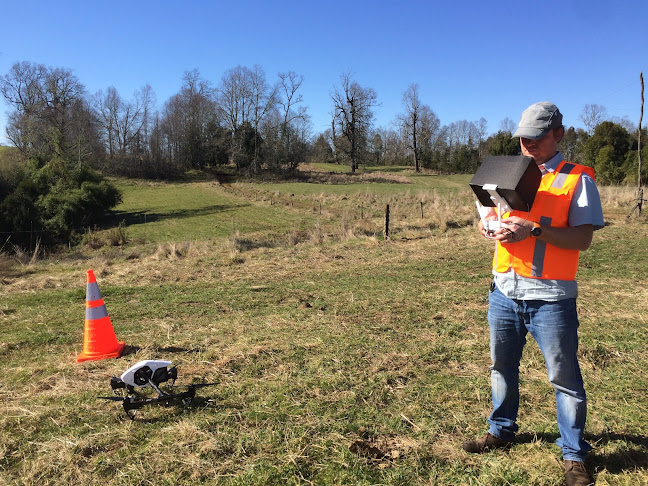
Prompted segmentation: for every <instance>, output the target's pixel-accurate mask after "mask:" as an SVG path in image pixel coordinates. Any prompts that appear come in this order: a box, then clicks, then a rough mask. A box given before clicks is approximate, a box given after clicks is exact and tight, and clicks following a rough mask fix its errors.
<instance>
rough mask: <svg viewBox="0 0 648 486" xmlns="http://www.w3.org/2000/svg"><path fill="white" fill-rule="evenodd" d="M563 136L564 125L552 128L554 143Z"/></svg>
mask: <svg viewBox="0 0 648 486" xmlns="http://www.w3.org/2000/svg"><path fill="white" fill-rule="evenodd" d="M564 136H565V127H559V128H555V129H554V138H555V139H556V143H558V142H560V141H561V140H562V139H563V137H564Z"/></svg>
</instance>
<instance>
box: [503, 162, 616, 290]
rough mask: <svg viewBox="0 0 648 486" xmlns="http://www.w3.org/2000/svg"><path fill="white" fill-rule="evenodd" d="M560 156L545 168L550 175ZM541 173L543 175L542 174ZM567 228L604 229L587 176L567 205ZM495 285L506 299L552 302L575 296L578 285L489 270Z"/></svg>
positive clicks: (594, 190)
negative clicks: (588, 227)
mask: <svg viewBox="0 0 648 486" xmlns="http://www.w3.org/2000/svg"><path fill="white" fill-rule="evenodd" d="M562 160H563V158H562V154H561V153H560V152H557V153H556V155H554V156H553V157H552V158H551V159H550V160H548V161H547V162H546V163H545V164H544V165H545V170H546V171H547V172H553V171H554V170H556V168H557V167H558V164H560V162H562ZM543 174H544V173H543ZM567 224H568V225H569V226H581V225H584V224H591V225H592V226H594V230H598V229H601V228H603V227H604V226H605V220H604V219H603V208H602V207H601V197H600V196H599V192H598V188H597V187H596V183H595V182H594V180H593V179H592V178H591V177H590V176H589V175H587V174H581V178H580V181H579V183H578V185H577V186H576V190H575V191H574V196H573V197H572V200H571V205H570V206H569V216H568V221H567ZM493 275H494V276H495V285H497V288H498V289H499V290H500V291H501V292H502V293H503V294H504V295H506V296H507V297H508V298H510V299H519V300H548V301H556V300H562V299H571V298H576V297H577V296H578V284H577V283H576V281H575V280H550V279H542V278H528V277H522V276H520V275H518V274H517V273H515V272H514V271H513V270H512V269H511V270H509V271H508V272H505V273H498V272H495V271H493Z"/></svg>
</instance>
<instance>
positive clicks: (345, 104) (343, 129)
mask: <svg viewBox="0 0 648 486" xmlns="http://www.w3.org/2000/svg"><path fill="white" fill-rule="evenodd" d="M340 80H341V86H340V87H339V88H338V87H335V88H334V91H333V93H332V94H331V99H332V100H333V120H334V124H335V125H336V126H337V127H338V128H339V131H340V133H341V134H342V137H343V138H344V140H345V141H346V142H347V143H346V144H344V145H343V146H342V147H340V145H339V144H337V143H336V148H342V150H343V151H344V152H345V153H346V155H347V156H348V157H349V160H350V162H351V172H355V171H356V169H357V168H358V164H359V161H360V157H361V152H362V149H363V148H364V146H365V145H366V143H367V135H368V132H369V128H370V127H371V122H372V119H373V111H372V108H373V107H374V106H376V99H377V95H376V92H375V91H374V90H373V89H371V88H363V87H362V86H360V85H359V84H358V83H356V82H355V81H353V80H352V79H351V74H350V73H345V74H342V75H341V76H340ZM336 141H337V140H336Z"/></svg>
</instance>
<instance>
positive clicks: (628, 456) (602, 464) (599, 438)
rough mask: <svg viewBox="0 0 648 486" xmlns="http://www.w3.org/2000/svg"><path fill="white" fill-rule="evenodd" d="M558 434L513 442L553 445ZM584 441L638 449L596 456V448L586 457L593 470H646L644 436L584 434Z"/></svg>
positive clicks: (647, 455)
mask: <svg viewBox="0 0 648 486" xmlns="http://www.w3.org/2000/svg"><path fill="white" fill-rule="evenodd" d="M558 437H559V436H558V434H546V433H540V434H533V433H523V434H519V435H518V436H517V437H516V439H515V441H516V442H517V443H531V442H537V441H542V442H547V443H554V442H555V441H556V439H558ZM585 440H586V441H588V442H589V443H591V444H597V445H604V444H609V443H613V442H622V443H627V444H633V445H635V446H639V448H627V449H624V450H621V451H616V452H613V453H610V454H597V453H596V448H594V450H593V451H592V453H591V454H590V456H588V463H589V464H590V465H591V466H593V467H594V468H595V469H606V470H607V471H609V472H610V473H612V474H619V473H622V472H623V471H627V470H634V469H637V468H642V469H648V437H647V436H645V435H632V434H617V433H608V434H585Z"/></svg>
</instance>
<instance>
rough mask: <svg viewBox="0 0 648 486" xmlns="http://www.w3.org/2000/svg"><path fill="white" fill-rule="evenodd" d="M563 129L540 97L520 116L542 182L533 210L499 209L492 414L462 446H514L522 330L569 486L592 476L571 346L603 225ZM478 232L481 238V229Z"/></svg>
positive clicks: (585, 172)
mask: <svg viewBox="0 0 648 486" xmlns="http://www.w3.org/2000/svg"><path fill="white" fill-rule="evenodd" d="M564 134H565V129H564V127H563V125H562V114H561V113H560V111H559V110H558V108H557V107H556V106H555V105H554V104H553V103H549V102H546V101H542V102H539V103H535V104H533V105H531V106H530V107H528V108H527V109H526V110H524V112H523V113H522V117H521V118H520V123H519V125H518V129H517V130H516V132H515V133H514V134H513V136H514V137H520V146H521V148H522V154H523V155H526V156H529V157H532V158H533V159H534V160H535V162H536V164H538V167H539V168H540V170H541V171H542V174H543V175H542V181H541V183H540V187H539V189H538V192H537V195H536V198H535V201H534V203H533V206H532V207H531V210H530V212H528V213H527V212H522V211H512V212H510V213H506V214H504V215H503V218H502V223H503V225H505V226H504V227H503V228H500V229H498V230H497V231H496V232H495V234H494V238H495V240H496V249H495V256H494V258H493V275H494V284H493V285H492V286H491V292H490V296H489V309H488V323H489V327H490V349H491V359H492V362H493V365H492V367H491V387H492V400H493V411H492V413H491V415H490V417H489V418H488V423H489V425H490V427H489V430H488V433H487V434H486V435H485V436H484V437H481V438H479V439H476V440H473V441H469V442H466V443H464V444H463V448H464V450H466V451H468V452H472V453H483V452H487V451H489V450H493V449H498V448H508V447H511V446H512V445H513V443H514V442H515V433H516V432H517V430H518V425H517V423H516V420H517V414H518V406H519V365H520V358H521V357H522V349H523V348H524V344H525V343H526V335H527V333H530V334H531V336H532V337H533V338H534V339H535V341H536V342H537V343H538V346H539V348H540V351H541V352H542V354H543V356H544V359H545V363H546V367H547V372H548V376H549V381H550V383H551V384H552V386H553V387H554V390H555V396H556V411H557V419H558V429H559V431H560V438H559V439H558V440H557V441H556V443H557V444H558V446H559V447H560V448H561V449H562V454H563V460H564V465H565V476H566V479H567V485H568V486H572V485H579V486H580V485H588V484H592V483H593V479H592V476H591V475H590V473H589V472H588V470H587V468H586V467H585V456H586V454H587V452H588V451H589V450H590V449H591V448H592V447H591V446H590V445H589V444H588V443H587V442H585V440H584V439H583V431H584V428H585V416H586V398H585V389H584V387H583V379H582V377H581V372H580V367H579V365H578V359H577V357H576V352H577V350H578V335H577V329H578V317H577V314H576V296H577V294H578V287H577V284H576V281H575V276H576V270H577V268H578V256H579V252H580V251H582V250H587V248H589V246H590V244H591V242H592V235H593V233H594V231H595V230H597V229H600V228H602V227H603V226H604V221H603V211H602V209H601V201H600V198H599V193H598V190H597V188H596V184H595V183H594V171H593V169H592V168H590V167H586V166H582V165H578V164H573V163H570V162H566V161H564V160H563V158H562V155H561V154H560V152H558V151H557V145H558V142H560V140H562V138H563V136H564ZM479 228H480V231H481V233H482V234H483V235H484V236H486V233H485V231H484V228H483V225H482V224H481V223H480V225H479Z"/></svg>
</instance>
